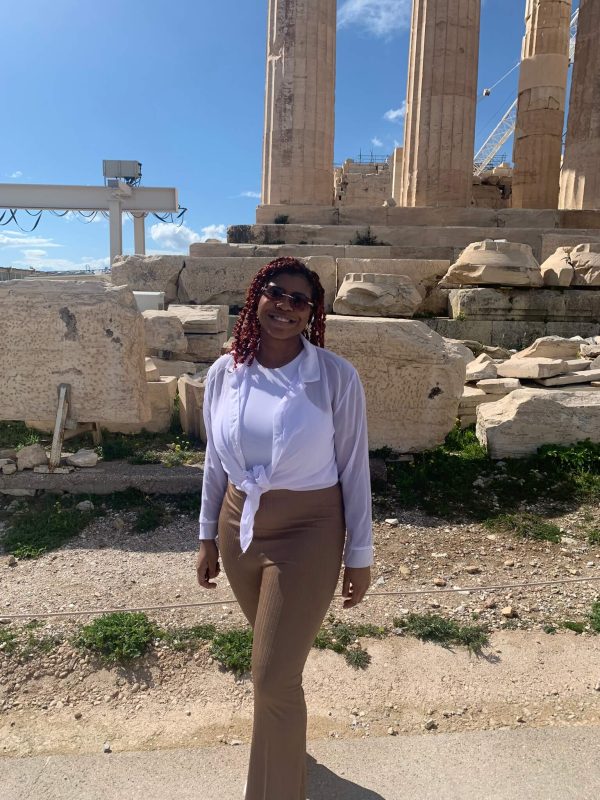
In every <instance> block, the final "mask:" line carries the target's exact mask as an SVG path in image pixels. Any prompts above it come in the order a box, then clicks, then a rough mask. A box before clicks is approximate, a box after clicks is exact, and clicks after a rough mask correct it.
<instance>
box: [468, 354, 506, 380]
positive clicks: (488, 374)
mask: <svg viewBox="0 0 600 800" xmlns="http://www.w3.org/2000/svg"><path fill="white" fill-rule="evenodd" d="M497 374H498V373H497V369H496V364H495V363H494V360H493V359H492V358H491V357H490V356H488V355H487V353H481V355H479V356H477V358H476V359H474V360H473V361H471V362H470V363H469V364H467V374H466V377H465V380H466V381H467V382H468V381H482V380H485V379H486V378H491V379H493V378H496V377H497Z"/></svg>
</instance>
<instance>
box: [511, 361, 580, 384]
mask: <svg viewBox="0 0 600 800" xmlns="http://www.w3.org/2000/svg"><path fill="white" fill-rule="evenodd" d="M566 369H567V365H566V362H565V361H561V360H560V359H556V358H514V357H513V358H509V359H508V361H504V362H503V363H502V364H499V365H498V377H500V378H525V379H529V380H537V379H538V378H553V377H554V376H555V375H561V374H562V373H564V372H565V370H566Z"/></svg>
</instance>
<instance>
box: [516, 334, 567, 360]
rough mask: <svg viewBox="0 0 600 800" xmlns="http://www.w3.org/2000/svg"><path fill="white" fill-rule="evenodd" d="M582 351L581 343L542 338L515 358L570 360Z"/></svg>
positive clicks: (552, 337)
mask: <svg viewBox="0 0 600 800" xmlns="http://www.w3.org/2000/svg"><path fill="white" fill-rule="evenodd" d="M580 349H581V341H578V340H577V339H564V338H563V337H562V336H542V337H541V338H540V339H536V340H535V342H533V344H531V345H529V347H527V348H525V350H520V351H519V352H518V353H515V355H514V357H515V358H559V359H562V360H568V359H570V358H577V357H578V356H579V351H580Z"/></svg>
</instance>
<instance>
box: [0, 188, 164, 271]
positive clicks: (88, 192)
mask: <svg viewBox="0 0 600 800" xmlns="http://www.w3.org/2000/svg"><path fill="white" fill-rule="evenodd" d="M0 208H10V209H35V210H42V211H108V216H109V229H110V262H111V264H112V262H113V259H114V258H115V257H116V256H120V255H122V253H123V222H122V214H123V212H124V211H129V212H131V214H132V216H133V230H134V242H135V252H136V253H139V254H141V255H143V254H145V252H146V234H145V224H144V220H145V217H146V214H147V213H150V212H160V213H170V212H175V211H177V210H178V209H179V203H178V200H177V189H171V188H164V189H163V188H150V187H147V186H143V187H141V186H140V187H133V186H128V185H127V184H126V183H123V182H122V181H118V182H117V185H116V186H51V185H48V184H15V183H0Z"/></svg>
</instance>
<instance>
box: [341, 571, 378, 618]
mask: <svg viewBox="0 0 600 800" xmlns="http://www.w3.org/2000/svg"><path fill="white" fill-rule="evenodd" d="M370 585H371V567H346V568H345V569H344V580H343V583H342V595H343V596H344V597H348V598H349V599H348V600H344V608H353V607H354V606H357V605H358V604H359V603H360V601H361V600H362V599H363V597H364V596H365V595H366V593H367V589H368V588H369V586H370Z"/></svg>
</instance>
